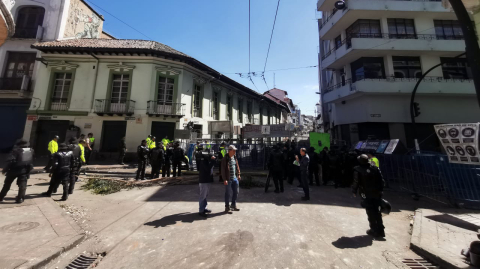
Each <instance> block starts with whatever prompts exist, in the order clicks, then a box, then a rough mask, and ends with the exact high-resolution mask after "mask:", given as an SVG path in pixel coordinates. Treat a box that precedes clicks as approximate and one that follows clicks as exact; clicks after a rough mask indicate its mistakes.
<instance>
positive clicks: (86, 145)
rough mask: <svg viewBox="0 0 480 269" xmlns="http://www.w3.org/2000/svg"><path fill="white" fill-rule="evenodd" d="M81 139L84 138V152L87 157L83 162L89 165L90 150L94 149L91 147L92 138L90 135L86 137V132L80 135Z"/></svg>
mask: <svg viewBox="0 0 480 269" xmlns="http://www.w3.org/2000/svg"><path fill="white" fill-rule="evenodd" d="M80 140H83V141H84V143H83V152H84V156H85V157H84V158H85V162H84V163H83V165H87V164H88V163H87V162H88V159H87V156H88V154H89V153H88V151H92V148H91V147H90V138H88V137H85V135H84V134H81V135H80Z"/></svg>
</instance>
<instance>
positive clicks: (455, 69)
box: [440, 57, 473, 79]
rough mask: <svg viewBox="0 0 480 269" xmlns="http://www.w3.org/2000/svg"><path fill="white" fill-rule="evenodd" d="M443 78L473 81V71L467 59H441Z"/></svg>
mask: <svg viewBox="0 0 480 269" xmlns="http://www.w3.org/2000/svg"><path fill="white" fill-rule="evenodd" d="M440 62H441V63H442V71H443V78H445V79H472V77H473V76H472V70H471V68H470V66H469V65H468V61H467V59H465V58H446V57H440Z"/></svg>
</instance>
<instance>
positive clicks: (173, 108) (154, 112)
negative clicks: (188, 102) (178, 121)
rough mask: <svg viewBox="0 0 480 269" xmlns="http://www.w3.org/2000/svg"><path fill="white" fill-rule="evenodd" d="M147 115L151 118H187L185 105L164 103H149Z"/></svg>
mask: <svg viewBox="0 0 480 269" xmlns="http://www.w3.org/2000/svg"><path fill="white" fill-rule="evenodd" d="M147 114H148V115H149V116H156V117H160V116H164V117H167V116H169V117H173V118H182V117H183V116H185V104H182V103H171V102H163V101H148V103H147Z"/></svg>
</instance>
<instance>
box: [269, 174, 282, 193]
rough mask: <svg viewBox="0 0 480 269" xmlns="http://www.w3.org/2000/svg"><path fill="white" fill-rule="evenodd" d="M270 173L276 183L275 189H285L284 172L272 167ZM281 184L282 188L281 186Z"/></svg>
mask: <svg viewBox="0 0 480 269" xmlns="http://www.w3.org/2000/svg"><path fill="white" fill-rule="evenodd" d="M270 173H271V175H272V178H273V183H274V184H275V190H281V191H283V172H282V171H281V170H278V169H272V170H271V171H270ZM279 185H280V188H279Z"/></svg>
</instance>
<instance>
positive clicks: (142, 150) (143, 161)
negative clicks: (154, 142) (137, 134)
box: [135, 140, 148, 180]
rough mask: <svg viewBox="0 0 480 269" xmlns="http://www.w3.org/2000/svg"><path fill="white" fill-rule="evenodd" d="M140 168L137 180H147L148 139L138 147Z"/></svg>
mask: <svg viewBox="0 0 480 269" xmlns="http://www.w3.org/2000/svg"><path fill="white" fill-rule="evenodd" d="M137 158H138V170H137V176H136V177H135V179H136V180H145V168H146V166H147V159H148V148H147V141H146V140H142V143H141V144H140V146H138V148H137Z"/></svg>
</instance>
